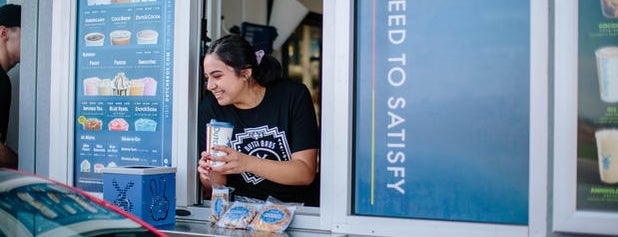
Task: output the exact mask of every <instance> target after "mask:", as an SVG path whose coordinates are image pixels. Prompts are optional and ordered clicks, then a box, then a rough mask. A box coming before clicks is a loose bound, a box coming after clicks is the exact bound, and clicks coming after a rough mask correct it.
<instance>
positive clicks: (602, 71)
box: [595, 47, 618, 103]
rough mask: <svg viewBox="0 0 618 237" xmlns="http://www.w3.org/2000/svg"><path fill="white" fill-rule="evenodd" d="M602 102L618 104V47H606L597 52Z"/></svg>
mask: <svg viewBox="0 0 618 237" xmlns="http://www.w3.org/2000/svg"><path fill="white" fill-rule="evenodd" d="M595 55H596V61H597V76H598V78H599V92H600V94H601V100H603V101H604V102H608V103H614V102H618V47H604V48H600V49H597V50H596V52H595Z"/></svg>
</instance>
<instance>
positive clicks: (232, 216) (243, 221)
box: [217, 197, 264, 229]
mask: <svg viewBox="0 0 618 237" xmlns="http://www.w3.org/2000/svg"><path fill="white" fill-rule="evenodd" d="M262 205H264V204H263V203H262V202H255V201H247V200H242V199H241V200H239V199H238V197H237V198H236V201H235V202H234V204H232V206H231V207H230V208H229V209H228V210H227V211H226V212H225V214H223V216H222V217H221V219H220V220H219V221H218V222H217V226H218V227H224V228H235V229H246V228H247V226H249V223H251V221H252V220H253V217H255V214H257V212H258V210H260V208H261V207H262Z"/></svg>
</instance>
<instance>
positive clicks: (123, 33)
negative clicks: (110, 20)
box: [109, 30, 131, 45]
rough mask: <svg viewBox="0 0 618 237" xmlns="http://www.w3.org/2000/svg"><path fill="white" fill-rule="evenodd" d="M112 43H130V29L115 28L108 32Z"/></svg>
mask: <svg viewBox="0 0 618 237" xmlns="http://www.w3.org/2000/svg"><path fill="white" fill-rule="evenodd" d="M109 38H111V42H112V45H127V44H129V43H131V31H128V30H115V31H112V32H111V33H109Z"/></svg>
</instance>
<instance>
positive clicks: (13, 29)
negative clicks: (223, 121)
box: [0, 4, 21, 169]
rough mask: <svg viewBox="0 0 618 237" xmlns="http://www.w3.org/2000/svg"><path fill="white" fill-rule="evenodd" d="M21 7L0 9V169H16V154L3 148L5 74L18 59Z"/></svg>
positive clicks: (8, 92) (8, 100)
mask: <svg viewBox="0 0 618 237" xmlns="http://www.w3.org/2000/svg"><path fill="white" fill-rule="evenodd" d="M20 42H21V6H20V5H15V4H6V5H4V6H2V7H0V167H8V168H14V169H16V168H17V154H15V152H14V151H13V150H11V149H10V148H9V147H7V146H5V141H6V137H7V128H8V123H9V114H10V112H11V111H10V109H11V96H12V93H11V81H10V79H9V76H8V75H7V74H6V73H7V72H8V71H9V70H10V69H11V68H13V67H14V66H15V65H17V63H19V59H20V56H21V55H20V45H21V43H20Z"/></svg>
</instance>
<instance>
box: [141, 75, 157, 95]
mask: <svg viewBox="0 0 618 237" xmlns="http://www.w3.org/2000/svg"><path fill="white" fill-rule="evenodd" d="M141 81H142V83H144V95H148V96H155V95H157V81H156V80H155V79H154V78H152V77H144V78H142V79H141Z"/></svg>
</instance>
